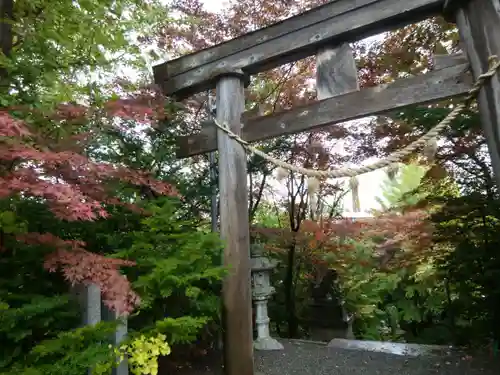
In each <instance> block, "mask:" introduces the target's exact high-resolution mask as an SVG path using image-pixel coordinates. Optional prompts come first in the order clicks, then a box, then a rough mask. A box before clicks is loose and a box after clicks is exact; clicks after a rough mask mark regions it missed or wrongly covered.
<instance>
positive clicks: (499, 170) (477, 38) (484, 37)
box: [444, 0, 500, 187]
mask: <svg viewBox="0 0 500 375" xmlns="http://www.w3.org/2000/svg"><path fill="white" fill-rule="evenodd" d="M444 12H445V18H446V19H447V20H448V21H452V22H456V24H457V26H458V32H459V34H460V39H461V42H462V46H463V47H465V51H464V52H465V53H466V54H467V58H468V60H469V63H470V67H471V70H472V74H473V76H474V78H477V77H478V76H479V75H480V74H481V73H485V72H486V71H488V69H489V63H488V57H490V56H497V57H498V58H499V59H500V1H499V0H446V1H445V4H444ZM478 105H479V114H480V117H481V125H482V128H483V130H484V135H485V137H486V141H487V143H488V150H489V153H490V157H491V164H492V167H493V172H494V175H495V179H496V182H497V186H498V187H500V76H499V75H498V74H497V75H496V76H494V77H492V78H491V79H490V80H488V82H486V83H485V85H484V86H483V88H482V89H481V91H480V92H479V96H478Z"/></svg>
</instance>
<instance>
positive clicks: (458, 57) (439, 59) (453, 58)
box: [433, 53, 468, 70]
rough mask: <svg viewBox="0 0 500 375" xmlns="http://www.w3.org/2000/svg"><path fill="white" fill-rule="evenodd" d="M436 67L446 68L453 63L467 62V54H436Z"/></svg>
mask: <svg viewBox="0 0 500 375" xmlns="http://www.w3.org/2000/svg"><path fill="white" fill-rule="evenodd" d="M433 58H434V69H435V70H439V69H444V68H448V67H450V66H453V65H458V64H466V63H467V62H468V60H467V56H466V55H465V54H463V53H454V54H451V55H434V56H433Z"/></svg>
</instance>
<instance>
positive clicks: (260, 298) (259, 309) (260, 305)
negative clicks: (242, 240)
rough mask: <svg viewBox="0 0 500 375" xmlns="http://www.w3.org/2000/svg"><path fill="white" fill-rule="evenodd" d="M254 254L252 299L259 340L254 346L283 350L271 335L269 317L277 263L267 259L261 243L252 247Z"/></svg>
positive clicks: (255, 341) (256, 347)
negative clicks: (272, 284) (272, 273)
mask: <svg viewBox="0 0 500 375" xmlns="http://www.w3.org/2000/svg"><path fill="white" fill-rule="evenodd" d="M251 252H252V299H253V301H254V304H255V325H256V326H257V338H256V339H255V340H254V343H253V346H254V348H255V349H256V350H281V349H283V345H281V343H279V342H278V340H276V339H274V338H272V337H271V336H270V334H269V322H270V319H269V316H268V315H267V301H268V300H269V298H270V297H271V295H272V294H273V293H274V288H273V287H272V286H271V278H270V274H271V271H272V270H273V269H274V268H275V267H276V264H277V262H276V261H273V260H270V259H268V258H266V257H265V256H264V254H263V248H262V245H261V244H259V243H256V244H253V245H252V246H251Z"/></svg>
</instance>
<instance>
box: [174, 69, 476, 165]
mask: <svg viewBox="0 0 500 375" xmlns="http://www.w3.org/2000/svg"><path fill="white" fill-rule="evenodd" d="M467 68H468V64H459V65H454V66H451V67H448V68H445V69H441V70H435V71H432V72H429V73H427V74H423V75H420V76H415V77H411V78H406V79H400V80H397V81H396V82H394V83H392V84H389V85H381V86H378V87H373V88H367V89H363V90H360V91H358V92H352V93H348V94H344V95H339V96H336V97H333V98H329V99H325V100H321V101H319V102H315V103H312V104H309V105H306V106H302V107H298V108H294V109H291V110H288V111H284V112H281V113H275V114H272V115H268V116H262V117H254V118H249V119H245V116H243V122H244V124H245V126H244V127H243V130H242V135H241V137H242V138H243V139H245V140H247V141H249V142H255V141H261V140H265V139H269V138H273V137H276V136H280V135H285V134H293V133H299V132H304V131H310V130H313V129H316V128H318V127H321V126H327V125H333V124H337V123H340V122H345V121H349V120H355V119H359V118H363V117H367V116H371V115H376V114H382V113H387V112H390V111H392V110H394V109H401V108H404V107H407V106H411V105H414V104H422V103H427V102H432V101H437V100H441V99H447V98H451V97H454V96H460V95H463V94H465V93H467V91H468V90H469V89H470V88H471V87H472V84H471V78H470V75H469V74H468V73H467ZM216 148H217V140H216V130H215V126H206V127H205V128H204V130H203V131H202V132H201V133H199V134H196V135H191V136H187V137H179V138H178V139H177V157H179V158H186V157H189V156H193V155H197V154H202V153H205V152H208V151H211V150H215V149H216Z"/></svg>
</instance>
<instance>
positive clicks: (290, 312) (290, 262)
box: [283, 241, 299, 338]
mask: <svg viewBox="0 0 500 375" xmlns="http://www.w3.org/2000/svg"><path fill="white" fill-rule="evenodd" d="M294 270H295V241H292V244H291V245H290V248H289V249H288V259H287V267H286V275H285V280H284V283H283V284H284V289H285V308H286V313H287V324H288V337H289V338H294V337H296V336H297V333H298V330H299V322H298V319H297V314H296V312H295V293H294V287H293V276H294Z"/></svg>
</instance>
